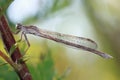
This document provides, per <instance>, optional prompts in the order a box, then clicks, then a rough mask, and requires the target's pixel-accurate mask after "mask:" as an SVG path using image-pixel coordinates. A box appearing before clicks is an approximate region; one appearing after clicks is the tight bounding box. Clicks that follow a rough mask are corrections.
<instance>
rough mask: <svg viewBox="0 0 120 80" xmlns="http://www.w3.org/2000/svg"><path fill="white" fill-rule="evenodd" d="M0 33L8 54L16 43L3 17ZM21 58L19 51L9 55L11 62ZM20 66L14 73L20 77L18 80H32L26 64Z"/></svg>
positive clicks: (0, 21) (0, 20) (1, 18)
mask: <svg viewBox="0 0 120 80" xmlns="http://www.w3.org/2000/svg"><path fill="white" fill-rule="evenodd" d="M0 33H1V37H2V40H3V44H4V45H5V48H6V50H7V51H8V52H9V50H10V48H11V47H12V46H13V45H14V44H15V43H16V42H15V39H14V37H13V35H12V32H11V31H10V28H9V26H8V23H7V20H6V18H5V16H4V15H1V16H0ZM21 57H22V55H21V53H20V51H19V49H18V48H16V50H15V51H14V52H13V54H12V55H11V59H12V60H13V62H16V61H17V60H19V59H20V58H21ZM20 65H21V69H20V70H18V72H17V71H16V72H17V74H18V75H19V77H20V80H32V77H31V75H30V73H29V71H28V68H27V66H26V64H25V63H24V62H23V63H21V64H20ZM28 74H29V75H28Z"/></svg>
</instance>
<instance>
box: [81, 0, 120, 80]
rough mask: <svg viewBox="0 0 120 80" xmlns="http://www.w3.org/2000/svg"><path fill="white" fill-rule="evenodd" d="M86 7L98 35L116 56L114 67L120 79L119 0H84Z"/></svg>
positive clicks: (105, 48) (105, 47) (101, 41)
mask: <svg viewBox="0 0 120 80" xmlns="http://www.w3.org/2000/svg"><path fill="white" fill-rule="evenodd" d="M83 2H84V7H85V8H86V11H87V14H88V16H89V18H90V21H91V22H92V23H93V25H94V29H95V31H96V37H97V38H98V40H99V42H100V43H101V44H102V45H104V44H106V45H104V47H103V49H104V50H107V51H108V52H109V53H111V54H112V55H113V56H114V64H115V65H112V66H114V69H112V71H113V72H114V73H115V74H116V76H117V77H118V79H116V80H119V78H120V77H119V75H120V72H119V67H120V49H119V48H120V36H119V35H120V9H119V8H118V7H120V5H119V3H120V1H119V0H105V1H98V0H84V1H83Z"/></svg>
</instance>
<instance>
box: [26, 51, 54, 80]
mask: <svg viewBox="0 0 120 80" xmlns="http://www.w3.org/2000/svg"><path fill="white" fill-rule="evenodd" d="M39 59H40V62H39V64H37V65H36V66H35V68H34V67H33V66H32V65H31V64H32V63H31V64H28V65H29V70H30V72H31V74H32V77H33V79H34V80H53V78H54V75H55V70H54V62H53V59H52V56H51V52H50V51H49V50H48V53H42V54H41V55H40V57H39ZM33 63H34V62H33Z"/></svg>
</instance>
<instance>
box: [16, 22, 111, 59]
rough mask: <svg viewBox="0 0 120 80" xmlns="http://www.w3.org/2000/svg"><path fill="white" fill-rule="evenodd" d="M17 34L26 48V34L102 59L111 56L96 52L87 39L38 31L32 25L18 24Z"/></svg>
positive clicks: (95, 46) (91, 41)
mask: <svg viewBox="0 0 120 80" xmlns="http://www.w3.org/2000/svg"><path fill="white" fill-rule="evenodd" d="M19 32H21V38H20V40H19V41H21V40H22V37H23V36H24V37H25V40H26V42H27V44H28V48H29V47H30V43H29V41H28V39H27V36H26V34H32V35H35V36H39V37H43V38H46V39H49V40H53V41H56V42H59V43H63V44H65V45H69V46H72V47H75V48H78V49H82V50H85V51H89V52H92V53H95V54H97V55H99V56H101V57H103V58H112V56H110V55H109V54H106V53H103V52H100V51H98V50H97V44H96V42H94V41H93V40H91V39H88V38H84V37H78V36H73V35H68V34H62V33H58V32H52V31H48V30H43V29H39V28H38V27H36V26H33V25H30V26H24V25H22V24H20V23H18V24H17V25H16V34H18V33H19ZM26 51H27V50H26Z"/></svg>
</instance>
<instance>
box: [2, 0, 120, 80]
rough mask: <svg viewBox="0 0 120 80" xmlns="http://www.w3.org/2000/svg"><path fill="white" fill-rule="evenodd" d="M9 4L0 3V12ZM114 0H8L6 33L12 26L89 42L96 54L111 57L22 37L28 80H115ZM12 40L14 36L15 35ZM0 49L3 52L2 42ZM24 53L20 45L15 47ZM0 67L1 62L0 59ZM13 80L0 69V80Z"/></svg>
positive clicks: (118, 76)
mask: <svg viewBox="0 0 120 80" xmlns="http://www.w3.org/2000/svg"><path fill="white" fill-rule="evenodd" d="M8 2H9V0H4V3H3V2H0V6H2V7H5V8H6V6H4V5H7V3H8ZM119 4H120V1H119V0H14V1H13V2H12V3H11V4H10V6H9V7H8V8H7V10H6V12H5V15H6V17H7V19H8V23H9V25H10V28H11V30H12V31H14V30H15V24H16V23H22V24H24V25H36V26H38V27H39V28H42V29H47V30H50V31H56V32H60V33H65V34H71V35H76V36H81V37H87V38H90V39H92V40H94V41H96V42H97V43H98V50H100V51H103V52H106V53H108V54H110V55H112V56H113V57H114V58H113V59H103V58H101V57H99V56H97V55H95V54H92V53H90V52H86V51H82V50H79V49H74V48H71V47H68V46H65V45H63V44H59V43H56V42H53V41H50V40H47V39H43V38H39V37H36V36H33V35H28V38H29V41H30V44H31V47H30V49H29V51H28V52H27V53H26V57H27V58H29V60H28V61H27V62H26V63H27V65H28V67H29V70H30V72H31V74H32V77H33V80H120V71H119V67H120V61H119V60H120V49H119V48H120V26H119V25H120V8H119V7H120V5H119ZM15 38H16V40H18V39H19V38H20V35H15ZM0 44H1V45H0V49H1V50H2V51H4V52H5V50H4V46H3V43H2V40H1V39H0ZM19 46H20V49H21V52H24V49H25V47H27V46H26V43H25V41H22V42H20V43H19ZM0 62H1V63H2V62H4V61H3V60H2V59H0ZM8 79H10V80H19V77H18V76H17V75H16V73H15V72H14V70H13V69H12V68H11V66H9V65H4V66H0V80H8Z"/></svg>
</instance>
